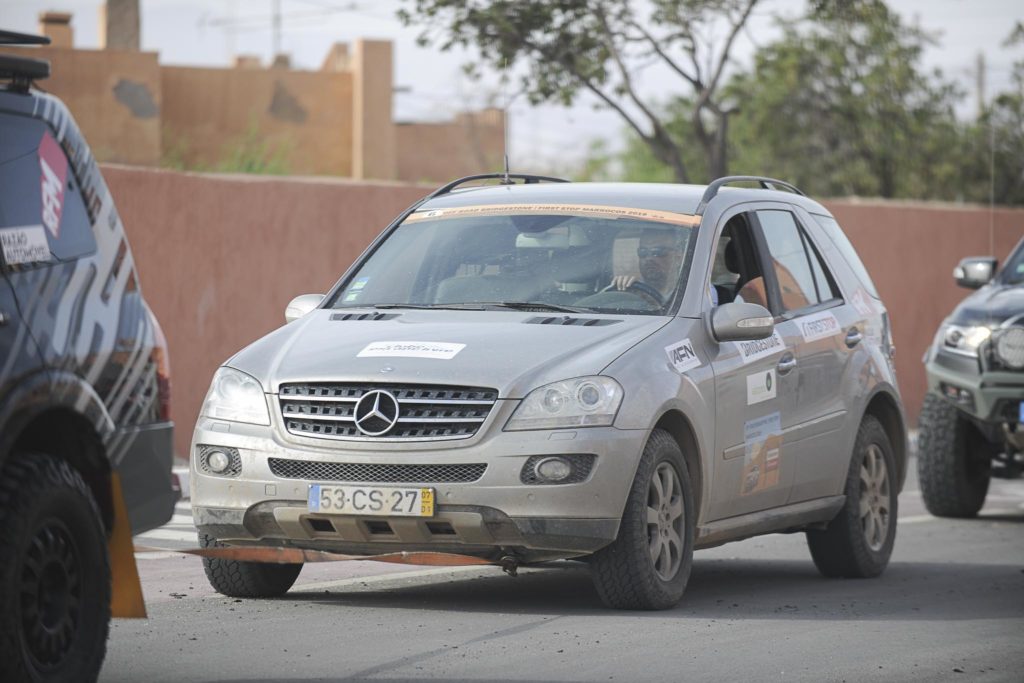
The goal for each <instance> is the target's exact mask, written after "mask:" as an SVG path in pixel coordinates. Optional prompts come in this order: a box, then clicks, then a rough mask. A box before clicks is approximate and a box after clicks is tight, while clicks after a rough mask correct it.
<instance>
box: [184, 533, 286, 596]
mask: <svg viewBox="0 0 1024 683" xmlns="http://www.w3.org/2000/svg"><path fill="white" fill-rule="evenodd" d="M199 545H200V546H202V547H203V548H223V547H225V545H224V544H223V543H221V542H219V541H218V540H217V539H215V538H214V537H213V536H209V535H207V534H204V533H202V532H200V533H199ZM203 570H204V571H205V572H206V578H207V580H208V581H209V582H210V585H211V586H213V589H214V590H215V591H217V592H218V593H220V594H221V595H227V596H228V597H231V598H276V597H278V596H279V595H284V594H285V593H287V592H288V589H289V588H291V587H292V584H294V583H295V579H297V578H299V572H301V571H302V565H301V564H272V563H267V562H241V561H239V560H218V559H214V558H210V557H204V558H203Z"/></svg>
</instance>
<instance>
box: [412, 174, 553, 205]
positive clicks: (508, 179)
mask: <svg viewBox="0 0 1024 683" xmlns="http://www.w3.org/2000/svg"><path fill="white" fill-rule="evenodd" d="M513 179H515V180H522V181H523V184H524V185H532V184H534V183H567V182H569V181H568V180H566V179H565V178H553V177H551V176H546V175H532V174H529V173H482V174H480V175H468V176H466V177H465V178H459V179H458V180H453V181H452V182H450V183H448V184H447V185H444V186H442V187H439V188H437V189H436V190H434V191H433V192H431V193H430V194H428V195H427V196H426V199H433V198H434V197H440V196H441V195H443V194H448V193H449V192H451V191H452V190H454V189H456V188H457V187H459V186H460V185H465V184H466V183H470V182H473V181H474V180H500V181H501V184H502V185H514V184H515V183H513V182H512V180H513ZM424 201H426V200H424Z"/></svg>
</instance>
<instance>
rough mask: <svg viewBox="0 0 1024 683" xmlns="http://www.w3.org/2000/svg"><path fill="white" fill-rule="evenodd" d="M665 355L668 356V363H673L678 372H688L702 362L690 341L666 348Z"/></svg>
mask: <svg viewBox="0 0 1024 683" xmlns="http://www.w3.org/2000/svg"><path fill="white" fill-rule="evenodd" d="M665 353H666V354H667V355H668V361H669V362H670V363H672V367H674V368H675V369H676V372H680V373H682V372H686V371H687V370H692V369H693V368H695V367H697V366H699V365H700V364H701V360H700V358H698V357H697V354H696V353H695V352H694V350H693V344H691V343H690V340H689V339H684V340H682V341H681V342H676V343H675V344H671V345H669V346H666V347H665Z"/></svg>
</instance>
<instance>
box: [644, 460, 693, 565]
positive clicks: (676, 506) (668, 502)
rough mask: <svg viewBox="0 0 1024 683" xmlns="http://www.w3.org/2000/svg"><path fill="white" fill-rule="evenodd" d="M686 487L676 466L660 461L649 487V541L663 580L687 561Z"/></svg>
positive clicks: (654, 563) (650, 549) (649, 548)
mask: <svg viewBox="0 0 1024 683" xmlns="http://www.w3.org/2000/svg"><path fill="white" fill-rule="evenodd" d="M685 521H686V519H685V515H684V512H683V487H682V484H681V483H680V481H679V475H678V474H677V473H676V470H675V468H674V467H672V465H671V464H669V463H667V462H663V463H660V464H659V465H658V466H657V467H656V468H655V470H654V472H653V473H652V474H651V480H650V483H649V484H648V486H647V543H648V550H649V553H650V558H651V564H652V566H653V567H654V572H655V574H657V575H658V578H660V579H661V580H662V581H671V580H672V579H673V578H674V577H675V576H676V574H677V573H678V572H679V567H680V565H682V562H683V528H684V524H685Z"/></svg>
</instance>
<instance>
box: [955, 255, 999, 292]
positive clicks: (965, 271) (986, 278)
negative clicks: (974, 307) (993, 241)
mask: <svg viewBox="0 0 1024 683" xmlns="http://www.w3.org/2000/svg"><path fill="white" fill-rule="evenodd" d="M997 263H998V261H996V260H995V259H994V258H992V257H991V256H984V257H980V258H979V257H974V258H965V259H963V260H962V261H960V263H959V265H957V267H956V268H954V269H953V277H954V278H956V283H957V284H958V285H960V286H961V287H966V288H967V289H978V288H979V287H981V286H983V285H987V284H988V283H989V282H990V281H991V280H992V278H993V277H994V276H995V274H996V264H997Z"/></svg>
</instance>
